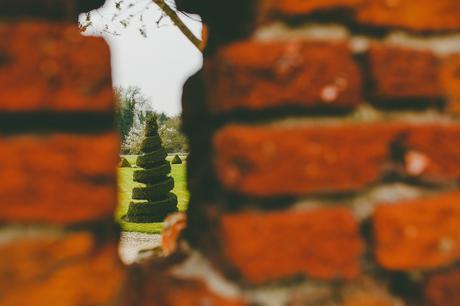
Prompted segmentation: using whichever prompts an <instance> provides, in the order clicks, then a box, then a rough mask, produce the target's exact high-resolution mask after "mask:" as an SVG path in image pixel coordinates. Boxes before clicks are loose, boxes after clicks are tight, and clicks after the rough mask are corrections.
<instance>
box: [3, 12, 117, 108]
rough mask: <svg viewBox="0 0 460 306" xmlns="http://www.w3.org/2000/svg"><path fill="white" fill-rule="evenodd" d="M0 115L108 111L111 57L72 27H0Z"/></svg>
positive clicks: (35, 24)
mask: <svg viewBox="0 0 460 306" xmlns="http://www.w3.org/2000/svg"><path fill="white" fill-rule="evenodd" d="M0 36H1V37H2V40H1V41H0V111H9V112H19V111H29V112H30V111H45V110H48V111H98V112H101V111H111V110H112V109H113V107H114V105H113V92H112V82H111V78H112V77H111V72H110V54H109V49H108V46H107V44H106V43H105V42H104V41H103V40H102V39H101V38H94V37H83V36H82V34H81V33H80V31H79V29H78V28H77V27H76V26H74V25H71V24H66V23H64V24H62V23H53V22H45V21H43V22H36V21H31V22H8V23H6V22H2V23H0Z"/></svg>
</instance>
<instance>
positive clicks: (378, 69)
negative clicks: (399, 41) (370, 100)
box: [368, 44, 442, 105]
mask: <svg viewBox="0 0 460 306" xmlns="http://www.w3.org/2000/svg"><path fill="white" fill-rule="evenodd" d="M368 63H369V66H368V67H369V76H370V78H371V82H372V84H373V91H372V95H373V96H374V97H375V98H376V99H377V100H383V101H388V100H389V101H391V100H396V101H397V102H398V103H404V102H413V100H416V101H417V102H424V103H426V102H427V101H429V100H430V99H431V100H432V101H436V98H440V97H441V96H442V89H441V86H440V82H439V73H438V67H439V60H438V58H437V57H436V56H435V55H434V54H433V53H431V52H430V51H421V50H414V49H407V48H403V47H395V46H387V45H383V44H374V45H373V46H372V47H371V48H370V49H369V51H368ZM382 104H383V103H382ZM383 105H385V104H383Z"/></svg>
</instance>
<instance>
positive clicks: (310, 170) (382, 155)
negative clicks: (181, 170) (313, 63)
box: [213, 122, 460, 196]
mask: <svg viewBox="0 0 460 306" xmlns="http://www.w3.org/2000/svg"><path fill="white" fill-rule="evenodd" d="M458 139H460V125H458V124H453V123H445V124H412V125H410V124H405V123H397V122H395V123H386V124H385V123H371V124H369V123H366V124H355V123H347V124H322V125H318V124H305V125H297V126H289V125H288V126H278V127H276V126H273V125H265V126H250V125H229V126H227V127H225V128H223V129H221V130H220V131H218V132H217V134H216V135H215V136H214V140H213V143H214V144H213V146H214V153H215V156H214V164H215V167H216V172H217V176H218V178H219V180H220V182H221V183H222V184H223V186H224V187H225V188H226V189H227V190H229V191H232V192H236V193H241V194H246V195H251V196H281V195H302V194H310V193H326V192H337V191H351V190H357V189H359V188H362V187H364V186H366V185H368V184H371V183H374V182H376V181H378V180H379V179H380V178H381V177H382V175H383V174H384V172H385V171H388V170H392V171H396V172H400V173H402V174H404V175H407V176H411V177H420V179H423V180H430V181H435V182H446V181H451V180H458V178H459V177H460V157H459V155H458V154H457V153H456V152H459V151H460V142H459V141H458ZM397 142H400V144H399V145H400V146H401V150H402V152H400V153H402V154H403V155H405V156H403V159H404V160H401V161H400V160H398V159H395V158H394V156H392V154H391V153H392V150H393V148H392V147H393V146H394V143H397ZM414 156H415V158H414ZM390 166H391V167H390ZM284 178H286V179H284Z"/></svg>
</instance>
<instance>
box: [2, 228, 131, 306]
mask: <svg viewBox="0 0 460 306" xmlns="http://www.w3.org/2000/svg"><path fill="white" fill-rule="evenodd" d="M0 251H1V252H2V254H3V255H2V261H1V263H0V274H1V277H0V294H1V296H2V298H1V300H0V305H1V306H16V305H36V306H45V305H46V306H62V305H66V306H86V305H101V306H105V305H107V306H109V305H113V304H112V303H113V301H114V299H115V298H116V296H117V294H118V291H119V290H120V287H121V283H122V281H123V269H122V266H121V264H120V262H119V260H118V256H117V248H116V244H115V243H114V242H110V243H102V242H101V241H99V242H97V241H96V239H95V238H94V237H92V236H91V235H90V234H89V233H85V232H78V233H67V234H66V233H61V234H56V233H55V234H48V235H47V234H45V235H44V236H31V237H29V238H18V239H15V241H11V242H7V243H5V242H3V243H2V245H1V246H0Z"/></svg>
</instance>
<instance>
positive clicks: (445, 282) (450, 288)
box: [424, 269, 460, 306]
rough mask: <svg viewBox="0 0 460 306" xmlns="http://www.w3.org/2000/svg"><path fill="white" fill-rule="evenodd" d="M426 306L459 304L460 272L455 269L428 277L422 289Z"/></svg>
mask: <svg viewBox="0 0 460 306" xmlns="http://www.w3.org/2000/svg"><path fill="white" fill-rule="evenodd" d="M424 292H425V296H426V298H427V302H428V305H430V306H448V305H459V304H460V270H458V269H455V270H451V271H446V272H440V273H435V274H433V275H430V276H429V277H428V279H427V280H426V281H425V288H424Z"/></svg>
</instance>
